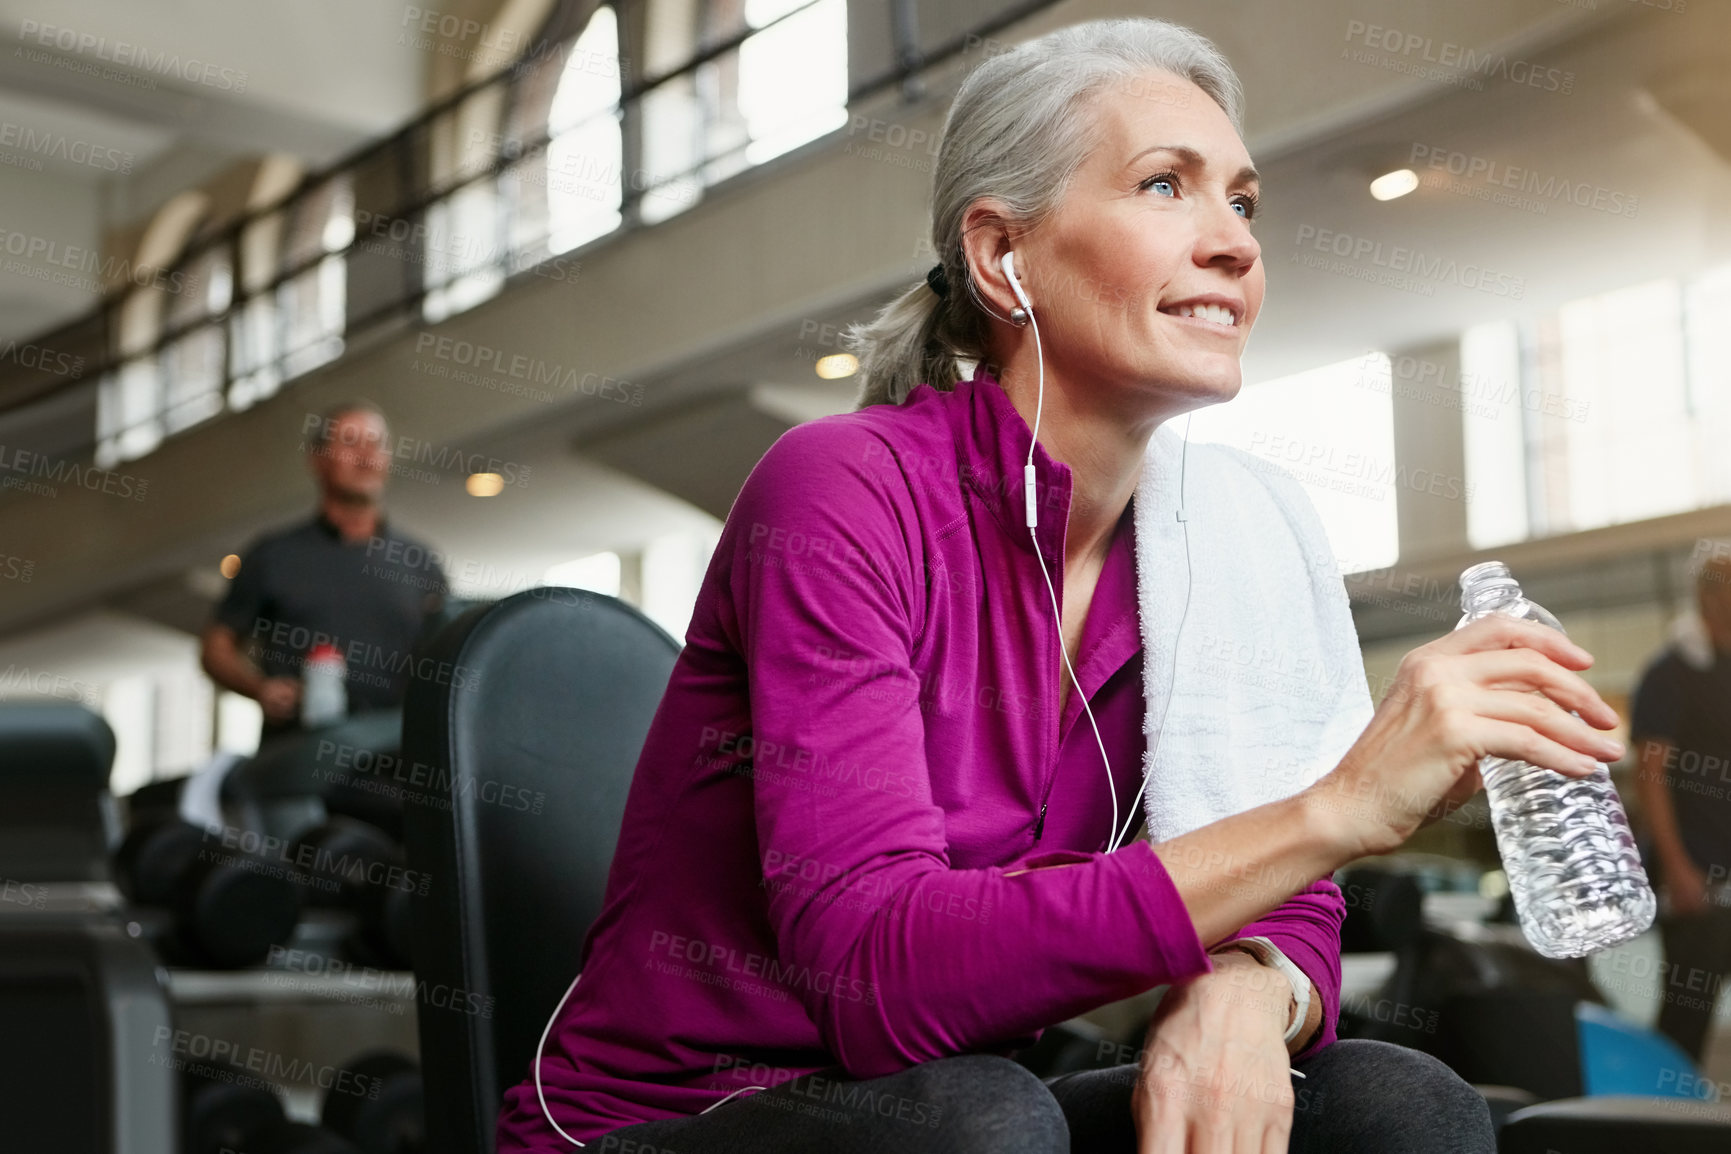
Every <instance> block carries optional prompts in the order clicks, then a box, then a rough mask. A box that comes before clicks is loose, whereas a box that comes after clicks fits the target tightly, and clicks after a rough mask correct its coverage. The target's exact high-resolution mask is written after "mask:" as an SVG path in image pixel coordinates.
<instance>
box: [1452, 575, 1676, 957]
mask: <svg viewBox="0 0 1731 1154" xmlns="http://www.w3.org/2000/svg"><path fill="white" fill-rule="evenodd" d="M1461 609H1462V610H1463V611H1464V612H1465V614H1466V616H1464V617H1462V618H1461V620H1460V625H1457V626H1456V627H1455V628H1457V629H1458V628H1460V627H1461V626H1464V625H1466V624H1467V623H1468V622H1472V621H1477V620H1478V619H1479V618H1481V617H1488V616H1490V615H1491V614H1493V613H1501V614H1505V615H1507V616H1510V617H1519V618H1522V619H1524V620H1527V621H1537V622H1539V623H1541V624H1543V625H1549V626H1550V627H1551V628H1553V629H1555V630H1557V631H1559V632H1562V631H1563V626H1562V624H1561V623H1560V622H1559V621H1558V620H1557V619H1556V618H1555V617H1554V616H1552V615H1551V613H1550V612H1549V611H1548V610H1546V609H1545V608H1544V607H1543V606H1542V605H1537V604H1535V603H1534V602H1532V601H1529V600H1527V598H1525V597H1524V596H1522V595H1521V587H1520V585H1519V583H1517V582H1516V581H1515V579H1514V578H1513V577H1511V576H1509V570H1508V566H1506V565H1504V564H1503V563H1502V562H1500V561H1487V562H1485V563H1484V564H1482V565H1474V566H1472V567H1471V568H1470V569H1468V570H1466V572H1464V573H1462V574H1461ZM1479 774H1480V776H1482V777H1483V778H1484V783H1485V794H1486V796H1487V797H1488V798H1489V799H1490V806H1491V825H1492V827H1493V828H1494V829H1495V830H1496V835H1497V851H1498V852H1499V853H1500V854H1501V855H1502V859H1503V868H1504V870H1505V871H1506V872H1507V873H1508V877H1509V890H1510V892H1511V893H1512V894H1513V895H1514V899H1515V913H1516V914H1517V915H1519V917H1520V920H1521V931H1522V932H1523V933H1525V934H1526V937H1527V941H1529V942H1531V943H1532V945H1533V948H1534V949H1536V950H1537V951H1538V952H1539V953H1541V954H1543V955H1545V956H1546V957H1547V958H1579V957H1584V956H1586V955H1587V954H1591V953H1595V952H1597V951H1599V950H1602V949H1605V948H1607V947H1609V946H1614V945H1616V944H1617V943H1618V942H1623V941H1627V940H1628V939H1630V938H1632V937H1634V936H1635V935H1637V934H1639V933H1641V932H1642V931H1643V930H1645V929H1646V928H1647V927H1648V926H1650V925H1652V924H1653V915H1654V913H1655V912H1656V910H1657V908H1658V903H1657V901H1656V900H1655V899H1654V897H1653V887H1652V886H1651V885H1649V884H1648V882H1647V871H1646V870H1645V869H1643V868H1642V867H1641V855H1640V852H1639V851H1638V850H1636V848H1635V838H1634V835H1633V834H1632V833H1631V832H1630V830H1629V818H1628V815H1627V814H1625V813H1624V812H1623V803H1622V800H1621V799H1620V798H1618V796H1617V788H1616V786H1614V785H1612V784H1611V774H1610V770H1608V769H1607V768H1606V767H1605V764H1604V763H1603V762H1600V763H1599V766H1598V768H1597V769H1595V770H1594V771H1593V772H1592V773H1591V774H1590V775H1588V776H1587V777H1582V778H1574V777H1564V776H1563V775H1562V774H1560V773H1558V772H1556V771H1555V770H1551V769H1544V768H1541V767H1539V766H1534V765H1529V764H1527V763H1526V762H1524V761H1510V760H1508V759H1506V758H1501V757H1487V758H1484V759H1482V760H1481V761H1480V762H1479Z"/></svg>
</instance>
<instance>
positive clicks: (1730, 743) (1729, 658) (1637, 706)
mask: <svg viewBox="0 0 1731 1154" xmlns="http://www.w3.org/2000/svg"><path fill="white" fill-rule="evenodd" d="M1717 658H1718V659H1717V660H1716V661H1714V663H1713V666H1712V668H1710V669H1696V668H1695V667H1694V666H1692V665H1690V664H1689V663H1688V662H1686V661H1684V660H1683V659H1682V657H1680V656H1679V655H1678V654H1677V653H1676V652H1675V651H1673V650H1667V651H1666V652H1665V654H1664V655H1662V656H1661V657H1660V658H1659V659H1658V660H1656V661H1654V662H1653V664H1651V665H1650V666H1648V667H1647V670H1646V672H1645V673H1643V674H1642V675H1641V683H1640V685H1639V686H1638V687H1637V688H1636V690H1635V701H1634V706H1633V708H1632V711H1631V713H1632V716H1631V717H1630V720H1629V734H1630V737H1631V738H1632V739H1633V740H1634V742H1635V748H1636V751H1637V753H1639V752H1640V751H1641V750H1642V749H1643V743H1645V742H1649V741H1663V742H1666V743H1668V744H1670V745H1672V746H1674V747H1675V750H1674V752H1673V753H1672V755H1671V756H1670V757H1669V758H1668V759H1667V760H1666V761H1665V785H1666V788H1668V789H1669V790H1670V791H1671V800H1672V808H1673V809H1675V810H1676V812H1677V829H1678V832H1679V833H1680V834H1682V837H1683V848H1684V849H1685V850H1686V851H1688V854H1689V857H1690V859H1691V860H1692V861H1694V863H1695V864H1696V865H1697V866H1699V867H1700V868H1701V869H1702V870H1703V871H1707V872H1709V873H1710V875H1711V876H1710V880H1718V881H1724V880H1726V878H1727V877H1728V876H1731V654H1726V653H1721V654H1718V655H1717ZM1715 866H1717V867H1718V869H1717V871H1714V867H1715Z"/></svg>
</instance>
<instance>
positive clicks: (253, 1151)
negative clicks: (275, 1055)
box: [180, 1061, 360, 1154]
mask: <svg viewBox="0 0 1731 1154" xmlns="http://www.w3.org/2000/svg"><path fill="white" fill-rule="evenodd" d="M180 1130H181V1138H180V1148H181V1151H182V1154H360V1151H358V1150H356V1148H355V1146H354V1144H353V1143H351V1142H350V1141H349V1140H348V1139H346V1138H344V1137H343V1136H342V1135H340V1134H337V1133H335V1132H333V1131H331V1130H329V1129H326V1128H324V1127H322V1126H308V1125H307V1124H306V1123H304V1122H290V1121H289V1120H288V1119H287V1118H286V1117H285V1116H284V1115H283V1109H282V1103H281V1102H280V1101H278V1100H277V1096H276V1095H275V1094H273V1093H271V1092H270V1091H269V1090H267V1089H265V1088H264V1087H263V1086H260V1085H258V1083H257V1079H255V1078H254V1077H252V1076H251V1075H249V1074H248V1073H247V1072H246V1071H244V1070H241V1069H240V1068H238V1067H236V1066H232V1065H228V1064H226V1063H213V1062H203V1061H201V1062H199V1063H196V1064H194V1065H191V1066H188V1067H187V1070H186V1072H185V1074H184V1075H183V1076H182V1078H181V1128H180Z"/></svg>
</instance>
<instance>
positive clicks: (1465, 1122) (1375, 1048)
mask: <svg viewBox="0 0 1731 1154" xmlns="http://www.w3.org/2000/svg"><path fill="white" fill-rule="evenodd" d="M1302 1070H1303V1073H1304V1074H1305V1075H1306V1077H1305V1079H1304V1080H1303V1081H1302V1082H1299V1083H1298V1084H1297V1085H1298V1089H1297V1091H1296V1099H1297V1100H1296V1102H1295V1104H1294V1106H1295V1108H1294V1114H1293V1132H1294V1136H1295V1137H1297V1136H1298V1135H1300V1134H1301V1133H1302V1134H1303V1135H1304V1136H1305V1140H1304V1142H1303V1144H1302V1145H1299V1144H1296V1143H1295V1145H1294V1149H1316V1150H1355V1151H1356V1150H1403V1151H1413V1152H1415V1154H1418V1152H1425V1154H1430V1152H1436V1154H1443V1152H1449V1154H1453V1152H1468V1151H1470V1152H1475V1154H1477V1152H1481V1151H1483V1152H1489V1151H1494V1150H1495V1149H1496V1134H1495V1130H1494V1129H1493V1127H1492V1125H1491V1114H1490V1108H1489V1107H1488V1106H1486V1105H1485V1100H1484V1099H1483V1098H1482V1097H1480V1096H1479V1093H1478V1091H1477V1090H1474V1089H1473V1088H1472V1087H1471V1086H1469V1085H1468V1084H1467V1083H1466V1082H1464V1081H1463V1080H1462V1079H1461V1077H1460V1075H1458V1074H1456V1073H1455V1072H1454V1071H1453V1070H1451V1069H1449V1068H1448V1066H1446V1065H1444V1064H1443V1063H1442V1062H1441V1061H1439V1060H1438V1059H1436V1058H1434V1057H1432V1056H1431V1055H1429V1054H1425V1053H1422V1052H1420V1051H1418V1050H1412V1049H1408V1048H1407V1047H1405V1046H1396V1045H1394V1044H1392V1043H1389V1042H1373V1041H1369V1040H1367V1039H1362V1038H1353V1039H1346V1040H1343V1041H1339V1042H1336V1043H1334V1044H1333V1045H1332V1046H1329V1047H1328V1048H1327V1049H1324V1050H1323V1051H1321V1052H1320V1053H1318V1054H1317V1055H1316V1057H1315V1058H1313V1059H1311V1060H1310V1061H1308V1062H1306V1063H1305V1064H1304V1066H1303V1067H1302Z"/></svg>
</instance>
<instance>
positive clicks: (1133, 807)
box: [1107, 413, 1196, 853]
mask: <svg viewBox="0 0 1731 1154" xmlns="http://www.w3.org/2000/svg"><path fill="white" fill-rule="evenodd" d="M1190 416H1191V415H1190V414H1189V413H1186V414H1185V415H1184V448H1183V450H1182V451H1181V452H1180V454H1179V456H1178V523H1179V524H1180V525H1182V526H1184V609H1183V610H1182V611H1181V612H1180V613H1179V614H1178V628H1177V629H1176V630H1175V631H1174V632H1173V635H1172V674H1171V676H1170V677H1169V678H1168V679H1167V690H1166V705H1165V707H1164V708H1163V709H1161V711H1160V728H1159V729H1157V730H1156V731H1155V732H1154V748H1153V749H1152V750H1150V751H1149V753H1148V768H1149V769H1150V770H1152V769H1153V768H1154V758H1155V756H1156V755H1158V754H1159V752H1160V742H1161V741H1162V740H1163V739H1164V738H1165V736H1166V715H1167V714H1168V713H1170V712H1172V698H1173V696H1174V695H1175V694H1176V693H1177V686H1178V642H1179V640H1180V639H1181V638H1183V636H1184V621H1185V619H1186V618H1188V617H1189V616H1190V593H1191V590H1193V589H1194V588H1195V586H1196V579H1195V574H1194V573H1193V572H1192V571H1191V567H1190V519H1189V517H1187V516H1185V513H1184V473H1185V466H1186V465H1187V464H1189V460H1190ZM1147 789H1148V774H1147V773H1146V772H1144V773H1143V774H1142V784H1141V785H1140V786H1139V787H1138V788H1137V790H1136V800H1134V801H1132V802H1131V803H1130V816H1129V817H1128V818H1126V819H1124V828H1123V829H1122V830H1120V831H1119V833H1118V836H1117V837H1116V838H1114V839H1113V844H1112V846H1111V849H1109V850H1107V852H1108V853H1110V852H1111V851H1112V850H1115V849H1117V848H1118V847H1119V846H1120V845H1122V844H1123V843H1124V839H1125V838H1127V837H1129V836H1130V826H1131V825H1132V824H1133V823H1134V822H1135V820H1136V814H1137V812H1138V810H1139V808H1140V806H1141V805H1142V795H1143V793H1145V792H1147ZM1116 820H1117V819H1116V818H1114V819H1113V821H1114V823H1116Z"/></svg>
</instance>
